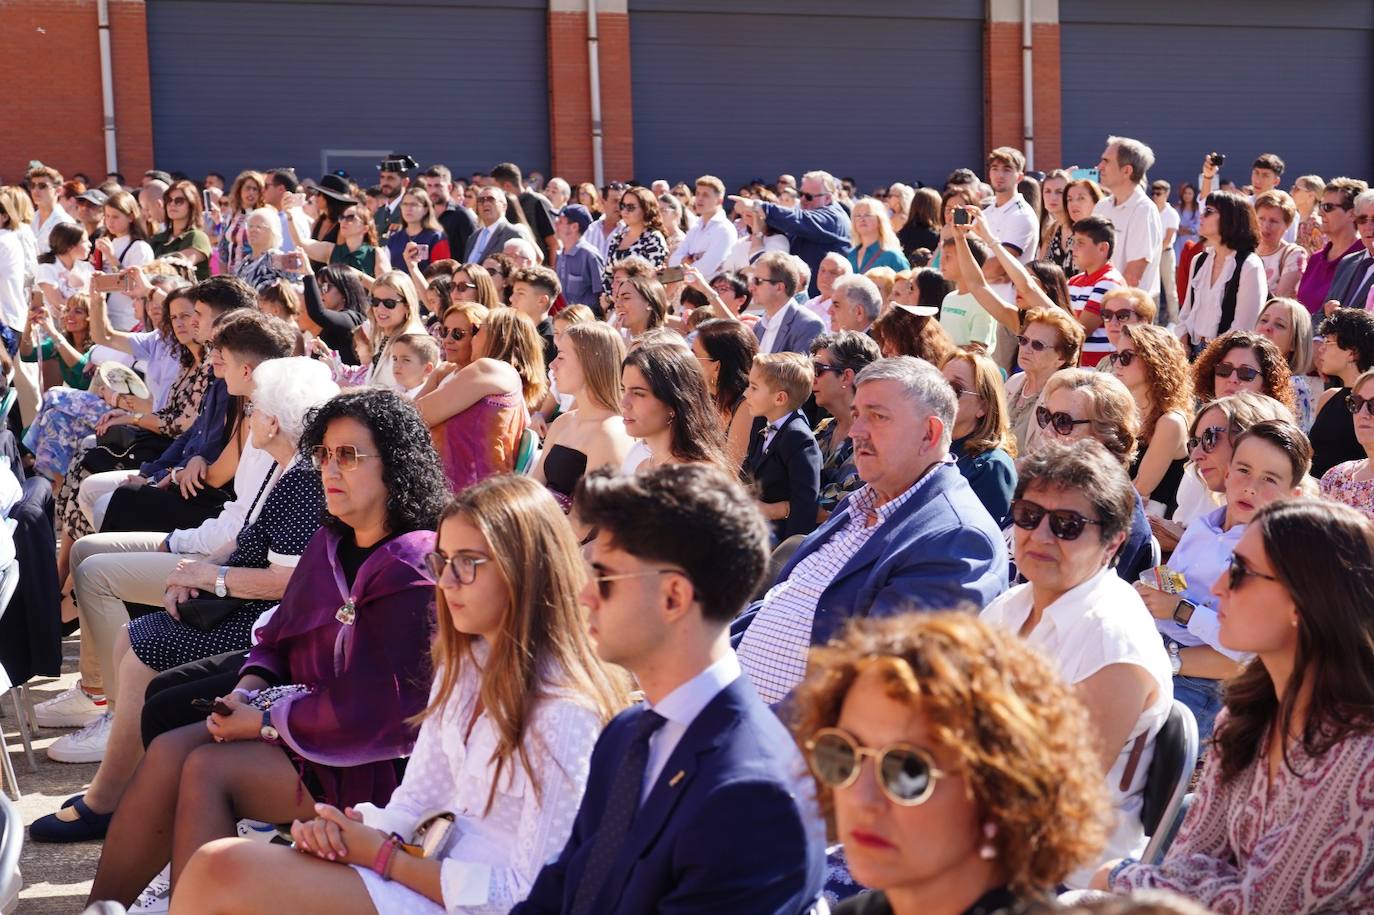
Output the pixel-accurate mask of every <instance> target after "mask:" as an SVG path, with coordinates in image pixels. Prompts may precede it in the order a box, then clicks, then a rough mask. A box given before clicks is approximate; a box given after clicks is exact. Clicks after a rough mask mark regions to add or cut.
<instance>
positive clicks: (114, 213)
mask: <svg viewBox="0 0 1374 915" xmlns="http://www.w3.org/2000/svg"><path fill="white" fill-rule="evenodd" d="M130 222H131V220H130V219H129V217H128V216H125V215H124V214H123V213H122V212H120V211H119V210H117V209H115V208H114V207H112V206H107V207H105V231H107V232H109V233H110V234H111V235H112V236H114V237H115V238H123V237H124V236H125V235H128V234H129V224H130Z"/></svg>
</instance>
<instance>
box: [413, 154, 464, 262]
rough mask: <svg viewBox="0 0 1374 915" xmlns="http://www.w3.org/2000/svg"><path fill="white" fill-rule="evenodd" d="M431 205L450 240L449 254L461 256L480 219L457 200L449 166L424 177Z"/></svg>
mask: <svg viewBox="0 0 1374 915" xmlns="http://www.w3.org/2000/svg"><path fill="white" fill-rule="evenodd" d="M420 183H421V184H423V185H424V186H425V193H426V194H428V195H429V202H430V203H432V204H434V216H435V218H436V219H438V220H439V225H441V226H443V228H444V234H445V235H446V236H448V247H449V250H450V251H452V252H453V253H454V254H461V253H462V252H464V251H466V250H467V249H468V242H469V241H471V240H472V236H473V233H474V232H476V231H477V217H476V216H474V215H473V213H472V210H469V209H468V208H467V207H465V206H463V205H462V204H461V203H459V202H458V201H456V200H454V199H453V173H452V172H450V171H449V170H448V166H447V165H431V166H430V167H429V168H428V169H426V170H425V173H424V174H423V175H421V176H420Z"/></svg>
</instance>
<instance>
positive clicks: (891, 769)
mask: <svg viewBox="0 0 1374 915" xmlns="http://www.w3.org/2000/svg"><path fill="white" fill-rule="evenodd" d="M806 751H807V761H808V762H809V763H810V764H811V771H812V772H814V773H816V778H818V779H819V780H820V781H821V782H822V783H823V784H825V785H826V786H827V787H829V788H848V787H849V786H850V785H852V784H854V782H856V781H858V778H859V770H860V769H862V768H863V758H864V757H865V756H871V757H872V758H873V761H874V763H875V764H876V765H877V775H878V786H879V787H880V788H881V789H882V792H883V794H886V795H887V797H888V800H890V801H892V803H894V804H896V805H898V806H900V807H918V806H920V805H921V804H924V803H925V802H926V801H928V800H930V796H931V795H932V794H934V793H935V783H936V782H938V781H939V780H940V779H942V778H944V777H945V773H944V772H941V771H940V770H939V769H937V768H936V767H935V760H934V759H933V758H932V757H931V755H930V754H929V753H927V752H926V751H925V750H922V749H920V748H919V747H913V746H911V745H910V744H906V743H894V744H889V745H887V746H885V747H883V748H882V749H881V750H873V749H870V748H868V747H865V746H860V745H859V743H858V742H857V741H855V740H854V738H853V737H850V736H849V735H848V734H846V733H845V732H844V731H841V730H840V729H839V728H821V729H820V730H819V731H817V732H816V733H815V735H814V736H812V738H811V739H810V740H808V741H807V742H806Z"/></svg>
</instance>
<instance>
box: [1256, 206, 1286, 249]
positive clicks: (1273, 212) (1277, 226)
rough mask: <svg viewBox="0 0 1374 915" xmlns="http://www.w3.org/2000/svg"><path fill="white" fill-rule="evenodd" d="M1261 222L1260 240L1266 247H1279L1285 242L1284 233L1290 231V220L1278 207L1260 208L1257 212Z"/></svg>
mask: <svg viewBox="0 0 1374 915" xmlns="http://www.w3.org/2000/svg"><path fill="white" fill-rule="evenodd" d="M1255 217H1256V218H1257V219H1258V220H1259V229H1260V240H1261V241H1263V242H1264V244H1266V245H1277V244H1278V243H1279V242H1281V241H1283V233H1284V232H1287V231H1288V220H1287V218H1285V216H1284V214H1283V210H1280V209H1279V208H1278V207H1260V208H1259V209H1258V210H1256V211H1255Z"/></svg>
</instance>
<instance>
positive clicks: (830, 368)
mask: <svg viewBox="0 0 1374 915" xmlns="http://www.w3.org/2000/svg"><path fill="white" fill-rule="evenodd" d="M811 370H812V371H813V372H815V373H816V377H817V378H819V377H820V376H822V375H824V374H825V373H826V372H834V373H835V374H836V375H843V374H844V366H842V365H830V364H829V363H825V362H813V363H811Z"/></svg>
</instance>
